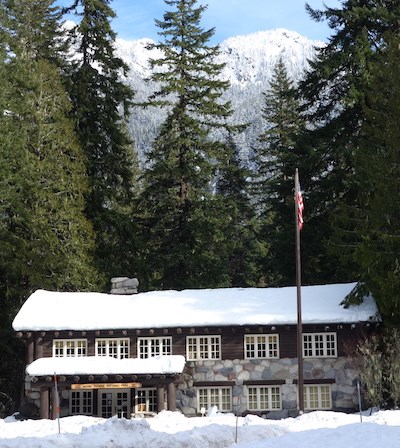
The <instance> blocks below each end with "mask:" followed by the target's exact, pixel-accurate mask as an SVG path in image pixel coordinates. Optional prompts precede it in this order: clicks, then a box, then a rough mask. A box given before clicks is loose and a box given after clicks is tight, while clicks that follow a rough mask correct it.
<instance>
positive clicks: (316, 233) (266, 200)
mask: <svg viewBox="0 0 400 448" xmlns="http://www.w3.org/2000/svg"><path fill="white" fill-rule="evenodd" d="M264 99H265V105H264V108H263V118H264V120H265V122H266V127H267V128H266V130H265V131H264V132H263V133H262V134H261V135H260V136H259V144H258V146H257V147H256V148H255V151H254V162H255V165H256V172H255V173H256V174H255V175H254V180H253V190H254V196H255V198H256V201H257V207H258V213H259V217H260V222H261V235H262V236H263V238H264V239H265V241H266V242H267V243H268V245H269V252H268V258H267V259H266V260H265V262H264V266H265V268H264V276H265V278H266V281H267V283H268V284H270V285H275V286H285V285H293V284H294V283H295V281H296V275H295V267H296V264H295V214H294V173H295V169H296V168H298V169H299V172H300V177H301V187H302V190H303V198H304V200H305V203H306V213H305V216H306V217H307V219H306V225H305V226H304V228H303V230H302V233H301V236H302V243H304V244H302V260H303V263H302V267H303V275H302V277H303V282H304V283H307V284H312V283H317V282H320V281H325V279H326V277H327V276H328V275H330V274H331V272H330V271H329V270H328V269H327V266H326V265H327V257H326V256H324V251H323V249H322V246H323V243H322V241H323V234H324V231H325V229H326V225H324V223H323V222H322V221H321V220H320V219H316V218H315V217H316V216H317V215H318V209H317V208H316V207H315V205H314V204H315V203H314V201H313V200H311V198H312V196H311V194H310V193H309V191H310V190H311V188H310V187H311V174H310V173H312V168H311V167H312V166H313V164H315V160H313V157H314V155H313V151H312V149H311V148H310V146H309V144H308V142H307V140H306V139H305V129H306V127H305V120H304V118H303V116H302V113H301V110H300V103H299V99H298V97H297V92H296V89H295V85H294V82H293V81H292V80H291V79H290V78H289V76H288V74H287V70H286V67H285V64H284V62H283V60H282V59H280V60H279V61H278V62H277V64H276V66H275V69H274V72H273V76H272V79H271V81H270V86H269V90H268V91H267V92H265V93H264Z"/></svg>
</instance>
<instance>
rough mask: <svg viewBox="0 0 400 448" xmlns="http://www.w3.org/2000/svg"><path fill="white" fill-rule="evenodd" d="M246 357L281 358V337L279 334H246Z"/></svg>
mask: <svg viewBox="0 0 400 448" xmlns="http://www.w3.org/2000/svg"><path fill="white" fill-rule="evenodd" d="M244 345H245V357H246V359H251V358H279V337H278V335H277V334H249V335H246V336H245V340H244Z"/></svg>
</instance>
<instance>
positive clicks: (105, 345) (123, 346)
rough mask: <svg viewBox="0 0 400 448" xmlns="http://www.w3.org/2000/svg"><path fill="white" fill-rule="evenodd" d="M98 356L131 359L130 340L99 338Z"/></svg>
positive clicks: (97, 342)
mask: <svg viewBox="0 0 400 448" xmlns="http://www.w3.org/2000/svg"><path fill="white" fill-rule="evenodd" d="M95 345H96V356H111V357H113V358H117V359H127V358H130V339H129V338H97V339H96V343H95Z"/></svg>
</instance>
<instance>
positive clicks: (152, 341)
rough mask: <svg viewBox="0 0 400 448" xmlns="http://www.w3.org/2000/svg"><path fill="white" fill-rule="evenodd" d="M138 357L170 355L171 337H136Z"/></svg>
mask: <svg viewBox="0 0 400 448" xmlns="http://www.w3.org/2000/svg"><path fill="white" fill-rule="evenodd" d="M138 355H139V358H150V356H157V355H172V338H171V337H166V338H162V337H160V338H138Z"/></svg>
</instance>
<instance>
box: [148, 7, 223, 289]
mask: <svg viewBox="0 0 400 448" xmlns="http://www.w3.org/2000/svg"><path fill="white" fill-rule="evenodd" d="M196 3H197V2H196V0H166V4H167V5H169V6H170V7H171V8H172V9H171V11H168V12H166V13H165V14H164V20H163V21H160V20H156V24H157V26H158V27H159V28H160V32H159V34H160V36H161V37H162V38H163V41H162V42H160V43H158V44H154V45H152V46H151V48H157V49H159V50H161V52H162V53H163V56H162V57H161V58H159V59H155V60H152V61H151V64H152V67H153V68H154V69H161V70H160V71H157V70H156V71H155V72H154V75H153V76H152V79H153V80H154V81H157V82H159V83H160V88H159V90H158V91H156V92H155V93H154V94H153V95H152V96H151V97H150V98H149V103H148V105H150V106H163V107H168V116H167V118H166V120H165V122H164V123H163V125H162V126H161V129H160V131H159V134H158V137H157V138H156V140H155V142H154V144H153V148H152V149H151V151H150V152H149V153H148V154H147V166H148V169H147V170H146V173H145V175H144V188H145V191H144V192H143V195H142V197H141V209H142V213H143V220H144V223H145V228H146V229H147V232H148V233H147V238H146V239H147V241H148V245H147V247H146V251H147V256H146V265H147V266H148V267H149V269H150V270H151V272H152V273H154V277H153V278H150V279H149V286H150V287H157V288H171V287H173V288H184V287H207V286H208V287H212V286H222V285H229V281H230V280H229V276H228V274H227V271H226V266H224V260H223V259H221V258H220V257H219V253H220V252H222V253H223V252H224V251H225V248H224V244H225V242H226V240H225V237H224V228H225V223H226V221H227V219H226V216H225V215H224V210H223V209H222V208H221V205H220V201H219V200H218V198H216V196H215V194H214V192H213V182H214V178H215V174H216V172H217V170H218V168H219V166H220V165H221V163H225V162H226V160H227V148H226V144H225V142H223V141H219V140H216V139H211V138H210V130H211V129H213V128H217V127H219V128H224V127H225V126H226V118H227V117H228V116H229V115H230V114H231V109H230V104H229V103H224V102H223V101H221V95H222V94H223V93H224V91H225V90H226V89H227V88H228V82H226V81H222V80H220V79H219V77H218V76H219V75H220V73H221V70H222V68H223V65H221V64H218V63H217V62H216V60H215V58H216V57H217V55H218V54H219V48H218V47H217V46H209V44H208V41H209V39H210V38H211V36H212V35H213V33H214V29H210V30H208V31H204V30H203V29H202V28H201V25H200V21H201V17H202V14H203V12H204V10H205V8H206V7H205V6H197V5H196Z"/></svg>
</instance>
